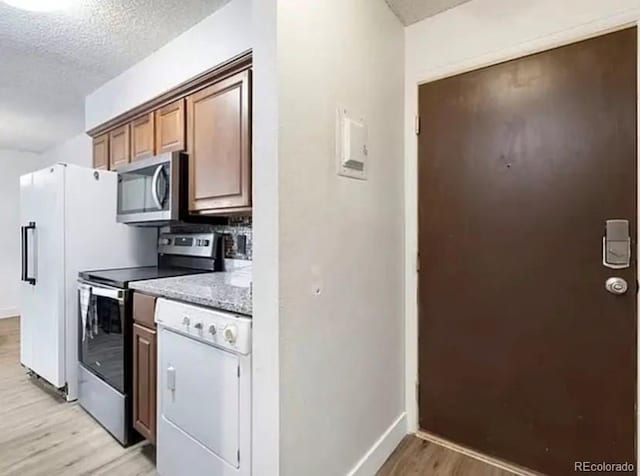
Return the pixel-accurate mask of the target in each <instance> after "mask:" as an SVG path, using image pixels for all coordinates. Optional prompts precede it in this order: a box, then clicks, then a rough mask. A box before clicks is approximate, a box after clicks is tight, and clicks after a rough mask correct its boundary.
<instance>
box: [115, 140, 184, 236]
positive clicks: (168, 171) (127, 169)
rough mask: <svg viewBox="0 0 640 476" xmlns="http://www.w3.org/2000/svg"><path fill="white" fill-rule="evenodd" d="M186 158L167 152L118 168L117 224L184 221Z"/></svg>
mask: <svg viewBox="0 0 640 476" xmlns="http://www.w3.org/2000/svg"><path fill="white" fill-rule="evenodd" d="M186 172H187V156H186V155H185V154H183V153H181V152H167V153H164V154H161V155H157V156H155V157H150V158H148V159H142V160H136V161H135V162H133V163H131V164H129V165H125V166H124V167H121V168H119V169H118V213H117V220H118V222H120V223H127V224H129V225H139V226H162V225H166V224H168V223H171V222H174V221H179V220H180V219H181V218H183V216H182V215H183V210H184V208H185V205H186V203H184V200H185V199H186V193H185V192H186V186H187V183H186V181H187V173H186Z"/></svg>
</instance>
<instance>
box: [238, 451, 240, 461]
mask: <svg viewBox="0 0 640 476" xmlns="http://www.w3.org/2000/svg"><path fill="white" fill-rule="evenodd" d="M238 464H240V450H238Z"/></svg>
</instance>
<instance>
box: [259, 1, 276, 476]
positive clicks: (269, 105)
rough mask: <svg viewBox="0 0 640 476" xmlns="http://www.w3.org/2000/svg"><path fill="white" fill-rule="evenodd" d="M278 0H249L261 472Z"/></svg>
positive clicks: (270, 429) (270, 382) (269, 399)
mask: <svg viewBox="0 0 640 476" xmlns="http://www.w3.org/2000/svg"><path fill="white" fill-rule="evenodd" d="M277 3H278V1H277V0H259V1H256V2H254V3H253V33H254V48H253V137H252V139H253V157H252V160H253V167H252V171H253V180H252V182H253V315H254V320H253V347H252V350H253V379H252V384H253V396H254V398H253V402H252V405H253V448H252V451H253V474H255V475H262V476H277V475H279V474H280V470H279V445H280V425H279V408H280V383H279V362H278V335H279V324H278V305H279V303H278V279H277V277H278V255H279V248H278V68H277V44H276V39H277V37H276V29H277V23H276V12H277Z"/></svg>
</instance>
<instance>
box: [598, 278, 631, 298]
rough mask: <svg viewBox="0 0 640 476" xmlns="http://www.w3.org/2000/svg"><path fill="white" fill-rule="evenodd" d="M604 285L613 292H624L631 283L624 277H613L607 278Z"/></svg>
mask: <svg viewBox="0 0 640 476" xmlns="http://www.w3.org/2000/svg"><path fill="white" fill-rule="evenodd" d="M604 287H605V288H606V290H607V291H609V292H610V293H611V294H618V295H619V294H624V293H626V292H627V289H628V288H629V285H628V284H627V282H626V281H625V280H624V279H623V278H618V277H612V278H609V279H607V281H606V282H605V283H604Z"/></svg>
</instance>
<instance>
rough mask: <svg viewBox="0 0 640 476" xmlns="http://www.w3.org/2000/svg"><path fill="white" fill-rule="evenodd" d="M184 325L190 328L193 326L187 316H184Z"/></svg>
mask: <svg viewBox="0 0 640 476" xmlns="http://www.w3.org/2000/svg"><path fill="white" fill-rule="evenodd" d="M182 324H183V325H185V326H189V325H190V324H191V319H189V318H188V317H187V316H184V318H183V319H182Z"/></svg>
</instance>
